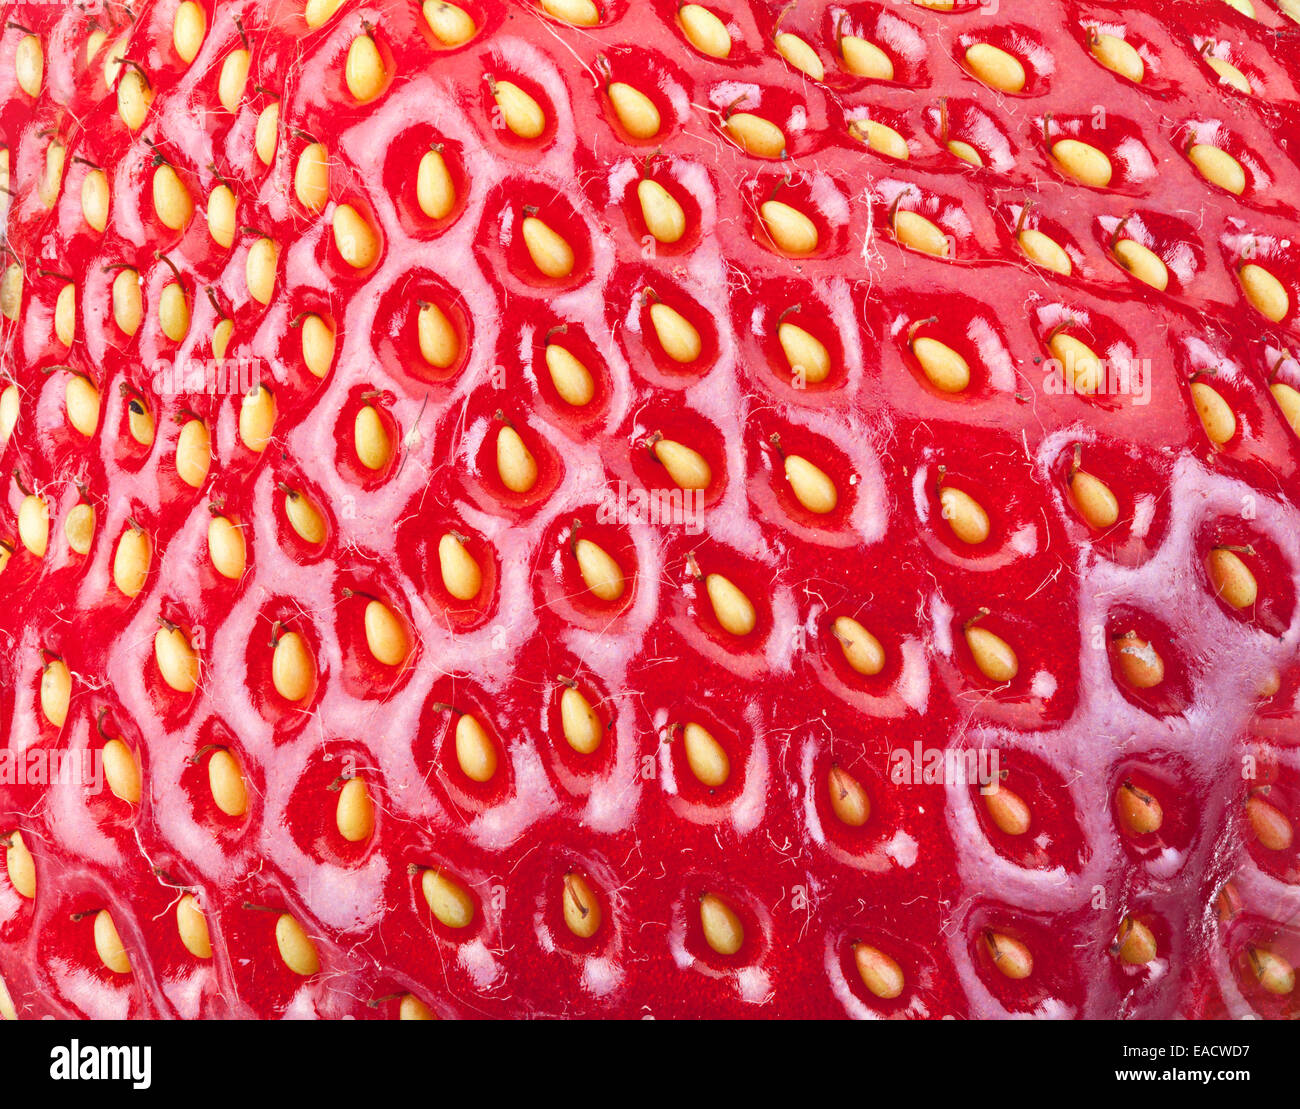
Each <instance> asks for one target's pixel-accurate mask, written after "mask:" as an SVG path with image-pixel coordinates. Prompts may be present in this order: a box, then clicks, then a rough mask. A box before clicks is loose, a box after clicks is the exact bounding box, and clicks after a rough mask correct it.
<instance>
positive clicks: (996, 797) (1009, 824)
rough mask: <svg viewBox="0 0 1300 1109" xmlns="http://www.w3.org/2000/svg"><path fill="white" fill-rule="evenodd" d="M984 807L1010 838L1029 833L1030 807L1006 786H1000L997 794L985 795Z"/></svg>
mask: <svg viewBox="0 0 1300 1109" xmlns="http://www.w3.org/2000/svg"><path fill="white" fill-rule="evenodd" d="M984 806H985V808H987V809H988V811H989V816H990V817H991V818H992V820H993V823H994V824H996V825H997V826H998V828H999V829H1001V830H1002V831H1003V832H1005V833H1006V834H1007V835H1009V836H1023V835H1024V834H1025V833H1026V832H1027V831H1029V824H1030V820H1031V817H1030V813H1029V806H1028V805H1026V804H1025V801H1024V798H1022V797H1021V796H1020V795H1019V794H1017V793H1013V792H1012V791H1011V790H1009V789H1007V787H1006V786H1002V785H1000V786H998V787H997V791H996V792H995V793H986V794H985V795H984Z"/></svg>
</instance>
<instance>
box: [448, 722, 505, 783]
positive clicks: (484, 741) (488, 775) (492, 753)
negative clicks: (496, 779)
mask: <svg viewBox="0 0 1300 1109" xmlns="http://www.w3.org/2000/svg"><path fill="white" fill-rule="evenodd" d="M456 762H457V763H458V764H459V765H460V769H461V771H462V773H464V775H465V777H467V778H469V779H470V780H471V781H475V782H490V781H491V780H492V777H493V775H495V774H496V772H497V749H496V744H495V743H493V742H492V739H491V737H490V736H489V735H488V734H487V731H486V730H485V729H484V727H483V725H482V724H480V723H479V722H478V720H477V719H476V718H475V717H473V716H470V715H469V714H468V713H466V714H465V715H464V716H462V717H461V718H460V719H459V720H457V721H456Z"/></svg>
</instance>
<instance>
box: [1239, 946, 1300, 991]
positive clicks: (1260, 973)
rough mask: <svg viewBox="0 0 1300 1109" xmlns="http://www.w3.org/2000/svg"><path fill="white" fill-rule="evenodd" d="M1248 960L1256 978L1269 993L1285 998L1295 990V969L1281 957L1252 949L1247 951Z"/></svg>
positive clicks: (1264, 950)
mask: <svg viewBox="0 0 1300 1109" xmlns="http://www.w3.org/2000/svg"><path fill="white" fill-rule="evenodd" d="M1247 959H1248V961H1249V964H1250V968H1251V970H1252V971H1253V972H1254V975H1255V978H1256V979H1257V980H1258V981H1259V984H1260V985H1261V986H1263V987H1264V989H1266V990H1267V991H1268V992H1269V993H1271V994H1276V995H1277V996H1278V997H1285V996H1286V995H1287V994H1289V993H1291V992H1292V991H1293V990H1294V989H1295V967H1293V966H1292V965H1291V963H1290V962H1288V961H1287V960H1286V959H1284V958H1283V957H1282V956H1281V955H1278V954H1277V953H1276V952H1273V951H1268V950H1266V949H1265V948H1262V947H1251V948H1248V949H1247Z"/></svg>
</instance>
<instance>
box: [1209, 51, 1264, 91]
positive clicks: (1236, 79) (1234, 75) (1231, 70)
mask: <svg viewBox="0 0 1300 1109" xmlns="http://www.w3.org/2000/svg"><path fill="white" fill-rule="evenodd" d="M1205 62H1206V64H1207V65H1208V66H1209V67H1210V68H1211V69H1212V70H1214V72H1215V73H1217V74H1218V75H1219V80H1220V81H1221V82H1222V83H1223V84H1225V85H1231V86H1232V87H1233V88H1234V89H1236V90H1237V91H1238V92H1244V93H1251V92H1253V91H1254V90H1253V89H1252V88H1251V87H1250V79H1249V78H1248V77H1247V76H1246V75H1245V74H1244V73H1242V72H1241V70H1239V69H1238V68H1237V67H1236V66H1235V65H1233V64H1232V63H1231V62H1228V61H1224V60H1223V59H1222V58H1215V57H1213V56H1207V57H1206V59H1205Z"/></svg>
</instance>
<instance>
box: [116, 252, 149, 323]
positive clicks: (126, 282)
mask: <svg viewBox="0 0 1300 1109" xmlns="http://www.w3.org/2000/svg"><path fill="white" fill-rule="evenodd" d="M112 301H113V322H114V323H116V324H117V326H118V327H119V328H120V329H121V330H122V332H123V333H125V334H126V335H127V336H131V335H134V334H135V333H136V332H137V331H138V330H139V329H140V324H141V322H143V320H144V296H143V295H142V294H141V292H140V275H139V274H138V273H136V272H135V270H133V269H120V270H118V271H117V276H116V277H114V278H113V291H112Z"/></svg>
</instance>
